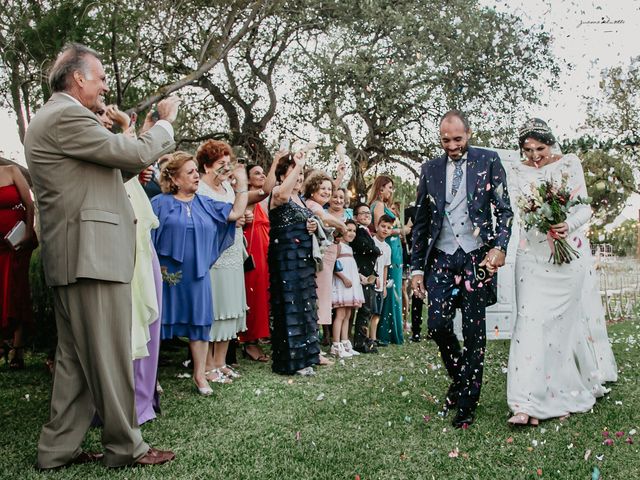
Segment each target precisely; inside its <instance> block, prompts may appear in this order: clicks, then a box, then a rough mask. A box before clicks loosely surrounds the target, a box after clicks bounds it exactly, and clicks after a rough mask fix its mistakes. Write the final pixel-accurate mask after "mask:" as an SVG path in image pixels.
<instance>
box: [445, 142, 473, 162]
mask: <svg viewBox="0 0 640 480" xmlns="http://www.w3.org/2000/svg"><path fill="white" fill-rule="evenodd" d="M468 149H469V142H466V143H465V144H464V145H461V146H460V147H458V148H457V149H455V150H446V149H445V151H444V152H445V153H446V154H447V155H448V156H449V158H450V159H451V160H459V159H461V158H462V156H463V155H464V154H465V153H467V150H468Z"/></svg>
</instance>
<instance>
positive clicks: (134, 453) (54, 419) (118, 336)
mask: <svg viewBox="0 0 640 480" xmlns="http://www.w3.org/2000/svg"><path fill="white" fill-rule="evenodd" d="M54 302H55V313H56V325H57V327H58V348H57V350H56V361H55V377H54V382H53V392H52V394H51V414H50V420H49V422H48V423H47V424H45V425H44V427H43V428H42V433H41V434H40V442H39V444H38V466H39V467H41V468H53V467H57V466H60V465H64V464H66V463H67V462H69V461H70V460H71V459H73V458H74V457H75V456H77V455H78V454H79V453H80V451H81V449H80V445H81V443H82V441H83V439H84V437H85V435H86V433H87V430H88V429H89V426H90V425H91V421H92V419H93V417H94V414H95V413H96V411H97V413H98V415H99V416H100V418H101V419H102V421H103V423H104V429H103V433H102V445H103V446H104V463H105V465H107V466H110V467H117V466H122V465H127V464H130V463H133V462H134V461H135V460H137V459H138V458H140V457H142V456H143V455H144V454H145V453H146V452H147V450H148V448H149V446H148V445H147V444H146V443H145V442H144V441H143V440H142V435H141V433H140V428H139V427H138V422H137V418H136V409H135V395H134V384H133V366H132V365H133V363H132V360H131V285H130V284H125V283H114V282H105V281H101V280H93V279H79V280H78V282H77V283H74V284H72V285H67V286H62V287H55V288H54Z"/></svg>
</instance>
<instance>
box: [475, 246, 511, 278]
mask: <svg viewBox="0 0 640 480" xmlns="http://www.w3.org/2000/svg"><path fill="white" fill-rule="evenodd" d="M505 257H506V255H505V253H504V252H503V251H502V250H500V249H499V248H492V249H491V250H489V251H488V252H487V254H486V255H485V257H484V259H483V260H482V262H480V266H481V267H485V268H486V269H487V270H488V271H489V273H491V274H492V275H493V274H494V273H496V272H497V271H498V268H500V267H502V266H503V265H504V262H505Z"/></svg>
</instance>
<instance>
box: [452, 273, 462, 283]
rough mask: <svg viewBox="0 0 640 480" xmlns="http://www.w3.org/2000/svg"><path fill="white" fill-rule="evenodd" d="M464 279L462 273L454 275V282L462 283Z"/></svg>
mask: <svg viewBox="0 0 640 480" xmlns="http://www.w3.org/2000/svg"><path fill="white" fill-rule="evenodd" d="M461 281H462V275H454V276H453V282H454V283H455V284H456V285H460V282H461Z"/></svg>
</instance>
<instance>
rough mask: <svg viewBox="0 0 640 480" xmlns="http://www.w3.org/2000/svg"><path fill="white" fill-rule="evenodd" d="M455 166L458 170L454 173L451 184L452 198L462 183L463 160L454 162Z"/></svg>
mask: <svg viewBox="0 0 640 480" xmlns="http://www.w3.org/2000/svg"><path fill="white" fill-rule="evenodd" d="M453 165H454V166H455V168H456V169H455V170H454V172H453V182H451V196H452V197H455V196H456V193H458V189H459V188H460V184H461V183H462V159H460V160H454V161H453Z"/></svg>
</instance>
